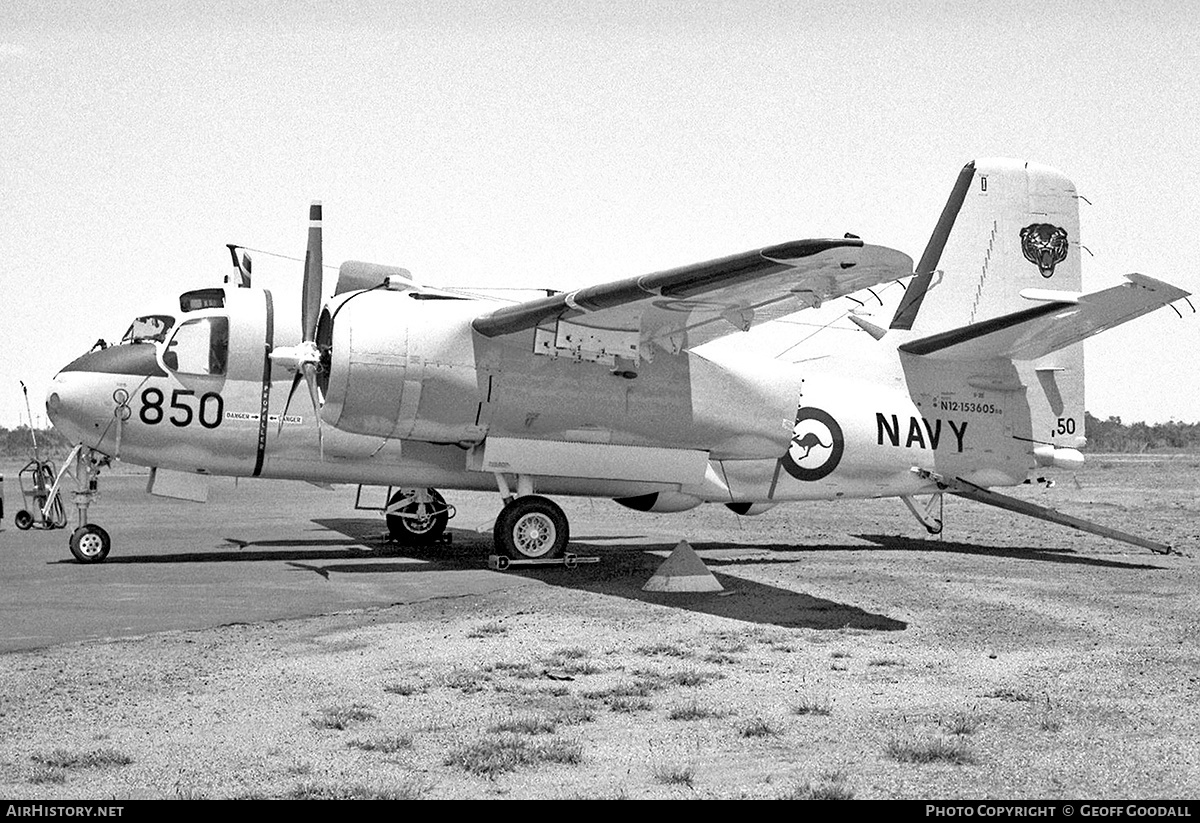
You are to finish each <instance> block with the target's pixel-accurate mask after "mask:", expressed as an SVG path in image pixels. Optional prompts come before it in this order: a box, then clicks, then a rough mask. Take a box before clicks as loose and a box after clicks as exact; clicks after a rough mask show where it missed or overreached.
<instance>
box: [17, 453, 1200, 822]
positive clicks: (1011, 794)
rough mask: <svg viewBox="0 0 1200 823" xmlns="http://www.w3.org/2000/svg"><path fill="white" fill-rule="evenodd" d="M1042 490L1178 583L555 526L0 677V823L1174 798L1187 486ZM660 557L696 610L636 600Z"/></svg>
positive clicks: (1189, 735)
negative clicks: (556, 542) (384, 592)
mask: <svg viewBox="0 0 1200 823" xmlns="http://www.w3.org/2000/svg"><path fill="white" fill-rule="evenodd" d="M1056 480H1057V483H1056V485H1055V486H1054V488H1052V489H1045V488H1044V487H1042V486H1027V487H1023V488H1022V490H1020V492H1019V494H1020V495H1021V496H1023V497H1026V498H1028V499H1031V500H1035V501H1036V502H1039V503H1042V504H1045V505H1051V506H1054V507H1056V508H1059V509H1061V510H1063V511H1066V512H1069V513H1071V514H1075V515H1077V516H1081V517H1084V518H1088V519H1092V520H1096V521H1099V522H1102V523H1105V524H1107V525H1111V526H1114V527H1117V528H1121V529H1125V530H1128V531H1132V532H1137V533H1140V534H1145V535H1146V536H1149V537H1151V538H1154V539H1157V540H1162V541H1165V542H1167V543H1170V544H1171V545H1173V546H1175V547H1176V548H1177V549H1178V550H1180V551H1181V552H1182V554H1177V555H1172V556H1169V557H1160V556H1157V555H1153V554H1151V553H1149V552H1147V551H1145V550H1142V549H1138V548H1135V547H1132V546H1125V545H1123V544H1119V543H1114V542H1111V541H1107V540H1103V539H1100V538H1096V537H1093V536H1090V535H1086V534H1082V533H1079V532H1074V531H1072V530H1069V529H1065V528H1062V527H1058V526H1052V525H1049V524H1043V523H1040V522H1038V521H1034V520H1029V519H1025V518H1021V517H1019V516H1016V515H1010V514H1008V513H1005V512H1000V511H995V510H991V509H987V508H985V507H982V506H979V505H977V504H974V503H969V502H966V501H960V500H957V499H952V500H948V501H947V503H946V515H947V521H948V525H947V527H946V530H945V532H944V534H943V535H942V536H941V538H940V539H927V538H924V537H922V536H921V535H922V534H923V532H922V530H921V529H920V527H919V526H917V524H916V523H915V522H914V521H913V520H912V518H911V517H910V516H909V514H908V513H907V511H906V510H904V508H903V506H902V505H901V504H900V503H899V502H898V501H894V500H893V501H886V500H885V501H867V502H851V503H837V504H820V505H804V506H801V505H796V506H793V507H790V508H786V507H781V508H777V509H775V510H773V511H771V512H769V513H767V514H765V515H763V516H761V517H758V518H747V519H736V518H734V517H733V516H732V515H730V514H729V513H728V512H727V511H725V510H724V509H723V508H719V507H718V508H713V507H705V508H703V509H701V510H695V511H692V512H687V513H684V514H679V515H661V516H656V515H641V514H635V513H633V512H628V511H626V510H624V509H621V508H620V507H618V506H617V505H616V504H613V503H610V502H607V501H594V502H593V501H564V507H565V508H566V509H567V511H568V515H569V516H570V517H571V519H572V527H573V534H574V535H576V539H575V542H574V544H573V548H574V549H575V550H577V551H579V552H580V553H581V554H586V555H595V556H599V557H601V562H600V563H597V564H594V565H586V566H580V567H579V568H576V569H573V570H565V569H558V570H545V569H543V570H537V571H520V572H511V571H510V572H508V573H504V574H501V573H498V572H497V573H492V576H491V577H489V580H491V583H490V585H489V586H488V587H486V589H484V590H480V591H479V592H478V593H472V594H468V595H461V596H443V595H437V596H429V597H427V598H416V599H413V600H410V601H408V602H404V603H398V604H397V605H393V606H389V607H386V608H376V609H366V610H355V611H350V612H343V613H337V614H328V615H323V616H318V617H311V618H303V619H294V620H279V621H272V622H258V623H250V624H237V625H225V626H218V627H213V628H205V629H201V630H191V631H171V632H163V633H154V634H149V635H145V636H142V637H135V638H125V639H113V640H106V641H100V642H86V643H72V644H67V645H59V646H53V647H51V648H47V649H42V650H38V651H29V652H13V653H9V654H5V655H0V797H7V798H12V799H17V798H20V799H68V798H117V799H126V798H130V799H132V798H172V797H179V798H282V797H296V798H307V797H313V798H316V797H334V798H354V797H363V798H367V797H373V798H415V797H421V798H811V797H829V798H851V797H853V798H860V799H866V798H991V799H1028V798H1057V799H1066V798H1070V799H1155V798H1176V799H1195V798H1198V797H1200V745H1198V741H1200V720H1198V719H1197V705H1200V700H1198V698H1200V650H1198V644H1200V608H1198V607H1200V585H1198V584H1200V572H1198V570H1197V562H1198V561H1197V557H1196V553H1197V552H1196V549H1197V546H1200V456H1196V455H1183V456H1175V457H1164V458H1147V457H1135V456H1107V455H1092V456H1090V457H1089V462H1088V467H1087V468H1086V469H1085V470H1084V471H1082V472H1080V474H1079V475H1078V477H1077V478H1072V477H1071V476H1070V475H1064V476H1059V477H1057V478H1056ZM1076 481H1077V482H1076ZM354 522H355V521H352V520H351V521H348V524H347V525H346V526H344V529H346V530H352V529H353V528H354V527H355V526H354ZM631 534H636V539H633V540H629V539H627V538H628V537H629V536H630V535H631ZM675 536H678V537H687V538H688V539H689V540H690V541H691V542H692V545H693V546H694V547H695V549H696V550H697V552H698V553H699V555H700V556H701V557H702V558H703V559H704V561H705V563H706V564H707V567H708V569H709V570H710V571H711V572H712V573H713V574H714V575H715V577H716V579H717V580H718V581H719V582H720V583H721V584H722V586H723V589H724V590H723V591H721V592H718V593H704V594H654V593H646V592H643V591H642V585H643V584H644V583H645V581H646V580H647V579H648V578H649V577H650V576H651V575H652V574H653V573H654V571H655V569H656V568H657V567H658V565H659V564H660V563H661V562H662V560H663V558H664V557H665V556H666V555H667V553H668V552H669V551H670V549H671V548H672V546H673V545H674V542H675ZM482 539H483V538H478V541H482ZM478 541H473V539H472V538H471V536H470V533H463V534H458V535H456V540H455V544H454V548H453V555H454V556H453V557H452V558H450V560H449V561H448V562H447V563H446V564H444V565H443V566H441V567H439V571H438V572H437V573H439V574H450V575H454V574H462V573H463V572H462V571H461V570H460V569H459V567H457V566H456V565H455V563H456V562H457V560H456V558H458V559H461V558H466V557H467V556H469V555H472V553H473V554H474V556H475V557H478V556H479V555H480V554H481V553H486V546H485V544H484V543H482V542H478ZM380 552H381V554H382V550H380ZM463 562H464V564H465V560H464V561H463ZM463 568H466V566H465V565H464V566H463ZM368 571H369V570H368Z"/></svg>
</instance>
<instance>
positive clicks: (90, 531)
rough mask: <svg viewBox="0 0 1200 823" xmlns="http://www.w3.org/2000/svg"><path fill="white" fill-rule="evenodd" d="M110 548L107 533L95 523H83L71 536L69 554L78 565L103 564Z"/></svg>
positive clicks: (110, 541)
mask: <svg viewBox="0 0 1200 823" xmlns="http://www.w3.org/2000/svg"><path fill="white" fill-rule="evenodd" d="M111 548H112V540H110V539H109V537H108V532H106V531H105V530H104V529H102V528H100V527H99V526H97V525H96V524H95V523H85V524H84V525H82V526H80V527H79V528H78V529H76V530H75V531H74V532H73V533H72V534H71V554H73V555H75V559H76V560H78V561H79V562H80V563H103V562H104V558H106V557H108V550H109V549H111Z"/></svg>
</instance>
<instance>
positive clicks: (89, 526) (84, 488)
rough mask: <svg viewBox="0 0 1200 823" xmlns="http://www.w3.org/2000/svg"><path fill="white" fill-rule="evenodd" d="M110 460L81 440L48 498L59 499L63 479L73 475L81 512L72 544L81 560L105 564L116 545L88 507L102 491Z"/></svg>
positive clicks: (78, 558) (76, 555)
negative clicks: (102, 472) (103, 471)
mask: <svg viewBox="0 0 1200 823" xmlns="http://www.w3.org/2000/svg"><path fill="white" fill-rule="evenodd" d="M110 462H111V461H110V459H109V457H108V455H106V454H104V453H102V452H98V451H96V450H95V449H89V448H87V447H85V446H84V445H83V444H82V443H80V444H79V445H77V446H76V447H75V448H74V449H72V450H71V454H70V455H69V456H68V457H67V459H66V461H64V462H63V467H62V469H60V470H59V472H58V477H57V478H56V479H55V480H54V486H53V487H51V489H50V493H49V496H48V498H47V499H48V501H55V502H56V501H57V500H58V493H59V492H58V489H59V486H61V485H62V481H63V478H65V477H70V478H71V479H73V480H74V481H75V491H74V492H73V493H72V494H73V497H74V498H75V510H76V511H77V512H78V513H79V527H78V528H77V529H75V531H74V532H72V533H71V539H70V540H69V541H68V545H69V546H70V549H71V554H72V555H74V556H75V559H76V560H78V561H79V562H80V563H102V562H103V561H104V558H106V557H108V551H109V549H111V548H112V539H111V538H110V537H109V536H108V532H106V531H105V530H104V529H102V528H100V526H97V525H96V524H95V523H89V522H88V507H89V506H91V505H92V501H93V500H94V499H95V498H96V497H97V496H98V495H99V494H100V491H99V485H100V469H101V468H103V467H104V466H107V465H109V463H110ZM48 505H49V504H48Z"/></svg>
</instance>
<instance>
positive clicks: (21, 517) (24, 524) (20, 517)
mask: <svg viewBox="0 0 1200 823" xmlns="http://www.w3.org/2000/svg"><path fill="white" fill-rule="evenodd" d="M13 523H15V524H16V526H17V528H18V529H20V530H21V531H25V530H26V529H28V528H29V527H30V526H32V525H33V515H32V514H30V513H29V512H27V511H25V510H24V509H21V510H20V511H19V512H17V513H16V514H15V515H13Z"/></svg>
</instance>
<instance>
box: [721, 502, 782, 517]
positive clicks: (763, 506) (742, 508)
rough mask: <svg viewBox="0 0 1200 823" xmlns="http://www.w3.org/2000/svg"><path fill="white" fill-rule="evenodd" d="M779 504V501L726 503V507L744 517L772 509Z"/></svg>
mask: <svg viewBox="0 0 1200 823" xmlns="http://www.w3.org/2000/svg"><path fill="white" fill-rule="evenodd" d="M778 505H779V504H778V503H726V504H725V508H727V509H729V510H730V511H731V512H733V513H734V514H740V515H742V516H743V517H753V516H754V515H756V514H762V513H763V512H767V511H770V510H771V509H773V508H775V507H776V506H778Z"/></svg>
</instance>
